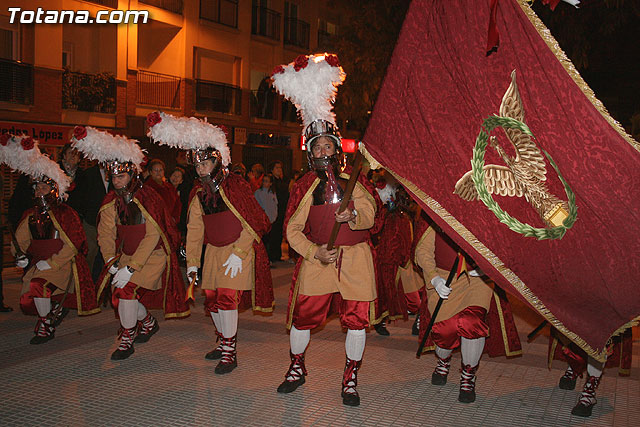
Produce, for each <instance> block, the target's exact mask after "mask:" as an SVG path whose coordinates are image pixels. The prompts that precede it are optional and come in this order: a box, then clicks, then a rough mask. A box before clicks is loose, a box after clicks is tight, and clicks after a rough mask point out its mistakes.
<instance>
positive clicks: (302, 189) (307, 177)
mask: <svg viewBox="0 0 640 427" xmlns="http://www.w3.org/2000/svg"><path fill="white" fill-rule="evenodd" d="M350 173H351V166H349V165H347V166H346V167H345V169H344V171H343V174H346V177H347V179H348V177H349V174H350ZM317 177H318V175H317V174H316V173H315V172H314V171H309V172H307V173H306V174H304V175H303V176H302V177H300V179H298V181H296V183H295V184H294V186H293V188H291V193H290V194H289V203H288V204H287V211H286V213H285V216H284V226H283V227H282V230H283V235H284V239H285V240H286V239H287V225H288V224H289V219H290V218H291V216H292V215H293V214H294V213H295V212H296V210H297V209H298V206H300V202H302V198H303V197H304V195H305V194H307V191H309V188H311V185H313V182H314V181H315V180H316V178H317ZM341 177H342V178H344V176H342V174H341ZM358 182H359V183H360V184H362V185H364V187H365V188H366V189H367V191H368V192H369V193H370V194H371V195H372V196H373V198H374V200H375V201H376V216H375V220H374V224H373V227H371V228H370V229H369V236H370V237H369V239H368V241H367V243H368V244H369V247H371V252H372V253H373V256H374V259H375V248H374V247H373V243H372V242H371V236H372V235H374V234H376V233H379V232H380V230H381V228H382V224H383V222H384V215H383V205H382V201H381V200H380V196H378V192H377V191H376V190H375V188H374V187H373V184H371V183H370V182H369V181H368V180H367V179H366V177H365V176H363V175H362V174H360V175H359V176H358ZM303 259H304V258H303V257H298V261H297V262H296V266H295V268H294V269H293V277H292V280H291V288H290V289H289V304H288V306H289V308H288V310H287V327H288V328H290V327H291V322H292V321H293V319H292V318H291V314H292V313H293V305H292V302H294V301H293V293H294V290H295V287H296V282H297V280H298V273H299V272H300V266H301V265H302V260H303ZM376 275H377V273H376ZM340 300H341V298H340V294H338V295H336V296H335V297H334V298H333V299H332V305H331V310H330V312H331V313H335V312H337V307H338V306H339V304H340ZM374 320H375V319H369V321H370V322H371V323H372V324H373V322H374Z"/></svg>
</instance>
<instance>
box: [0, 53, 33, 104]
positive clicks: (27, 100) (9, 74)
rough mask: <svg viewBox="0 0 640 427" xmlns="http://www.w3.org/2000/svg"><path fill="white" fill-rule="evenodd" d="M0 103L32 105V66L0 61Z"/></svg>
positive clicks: (5, 60) (7, 60) (4, 60)
mask: <svg viewBox="0 0 640 427" xmlns="http://www.w3.org/2000/svg"><path fill="white" fill-rule="evenodd" d="M0 101H3V102H13V103H15V104H25V105H30V104H32V103H33V65H30V64H23V63H21V62H17V61H11V60H9V59H0Z"/></svg>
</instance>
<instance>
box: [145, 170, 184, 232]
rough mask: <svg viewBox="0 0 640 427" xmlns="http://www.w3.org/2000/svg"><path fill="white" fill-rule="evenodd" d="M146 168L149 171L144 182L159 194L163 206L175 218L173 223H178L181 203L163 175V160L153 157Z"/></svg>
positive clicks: (175, 191) (176, 192)
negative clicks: (147, 177)
mask: <svg viewBox="0 0 640 427" xmlns="http://www.w3.org/2000/svg"><path fill="white" fill-rule="evenodd" d="M147 170H148V171H149V179H148V180H147V181H146V182H145V185H148V186H150V187H151V188H153V189H154V190H156V191H157V192H158V194H160V196H161V197H162V200H164V203H165V208H166V209H167V211H168V212H169V214H170V215H171V217H172V218H173V219H174V220H175V224H176V225H178V223H179V222H180V212H181V210H182V203H180V198H179V197H178V191H177V190H176V189H175V188H174V187H173V185H171V184H169V183H168V182H167V180H166V179H165V177H164V171H165V165H164V162H163V161H162V160H160V159H153V160H151V161H150V162H149V164H148V165H147Z"/></svg>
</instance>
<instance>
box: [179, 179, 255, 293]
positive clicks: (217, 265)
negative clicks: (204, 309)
mask: <svg viewBox="0 0 640 427" xmlns="http://www.w3.org/2000/svg"><path fill="white" fill-rule="evenodd" d="M219 191H222V189H220V190H219ZM234 214H235V212H234ZM203 215H204V212H203V210H202V204H201V203H200V199H199V198H198V196H195V197H194V198H193V199H192V201H191V205H190V206H189V216H188V222H187V242H186V250H187V266H189V267H192V266H194V267H200V256H201V254H202V244H203V242H204V235H205V225H204V221H203V219H202V216H203ZM238 220H239V221H240V223H241V224H242V231H241V232H240V237H238V239H237V240H236V241H235V242H233V243H231V244H229V245H227V246H220V247H219V246H214V245H211V244H207V246H206V249H205V252H204V265H203V267H202V289H217V288H227V289H235V290H239V291H248V290H251V289H253V286H254V281H255V277H256V276H255V265H254V264H255V253H254V250H253V241H254V239H255V237H254V236H253V233H252V232H251V230H249V229H248V228H247V227H248V224H247V223H246V221H243V220H241V219H240V218H238ZM232 253H234V254H236V255H237V256H239V257H240V258H241V259H242V272H239V273H238V274H237V275H236V276H235V277H234V278H233V279H232V278H231V272H229V274H228V275H225V274H224V272H225V270H226V268H227V267H225V266H223V264H224V263H225V262H226V261H227V259H228V258H229V255H231V254H232Z"/></svg>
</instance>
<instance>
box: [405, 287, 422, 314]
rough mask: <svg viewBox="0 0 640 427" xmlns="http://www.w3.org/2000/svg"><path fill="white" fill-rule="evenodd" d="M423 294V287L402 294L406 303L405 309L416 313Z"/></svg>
mask: <svg viewBox="0 0 640 427" xmlns="http://www.w3.org/2000/svg"><path fill="white" fill-rule="evenodd" d="M423 294H424V288H422V289H421V290H419V291H413V292H409V293H407V294H404V299H405V301H406V303H407V310H409V311H410V312H411V313H417V312H418V311H419V310H420V304H421V303H422V295H423Z"/></svg>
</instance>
